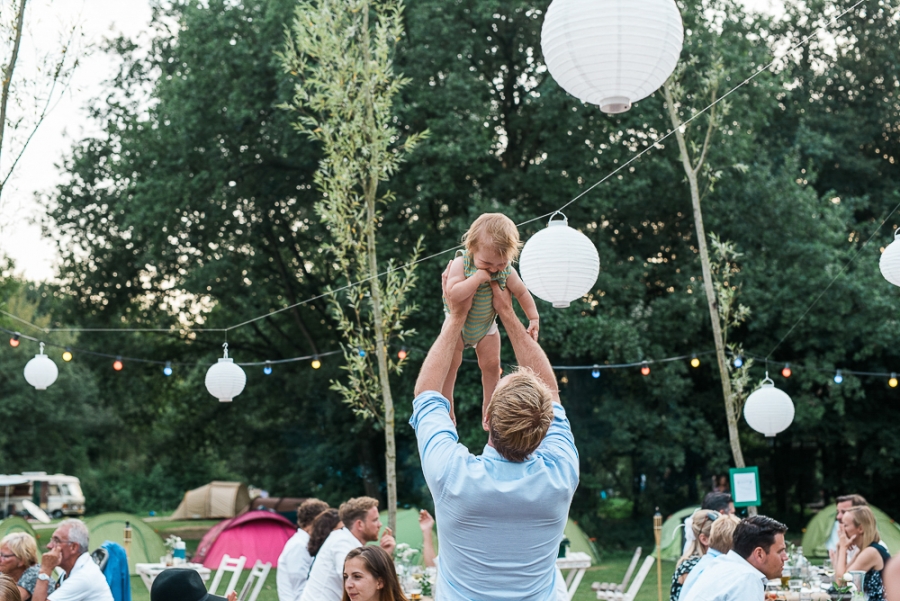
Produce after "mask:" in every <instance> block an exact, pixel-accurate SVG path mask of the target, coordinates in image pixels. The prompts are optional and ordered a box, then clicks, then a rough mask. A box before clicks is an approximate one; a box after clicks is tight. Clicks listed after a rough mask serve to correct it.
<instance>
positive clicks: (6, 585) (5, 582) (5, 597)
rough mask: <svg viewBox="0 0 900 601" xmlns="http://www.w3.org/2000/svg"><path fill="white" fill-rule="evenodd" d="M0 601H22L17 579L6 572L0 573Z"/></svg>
mask: <svg viewBox="0 0 900 601" xmlns="http://www.w3.org/2000/svg"><path fill="white" fill-rule="evenodd" d="M0 601H22V597H21V595H19V587H18V586H16V581H15V580H13V579H12V578H10V577H9V576H7V575H6V574H0Z"/></svg>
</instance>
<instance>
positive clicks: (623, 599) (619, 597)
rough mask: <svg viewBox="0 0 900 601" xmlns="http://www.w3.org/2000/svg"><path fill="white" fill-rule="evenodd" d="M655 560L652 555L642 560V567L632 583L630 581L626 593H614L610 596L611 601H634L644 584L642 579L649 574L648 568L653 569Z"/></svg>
mask: <svg viewBox="0 0 900 601" xmlns="http://www.w3.org/2000/svg"><path fill="white" fill-rule="evenodd" d="M654 561H656V559H655V558H654V557H653V556H652V555H648V556H647V557H646V559H644V563H643V565H641V569H640V570H638V573H637V576H635V577H634V581H632V583H631V586H629V587H628V592H627V593H620V592H616V593H613V594H612V597H610V600H611V601H634V598H635V597H636V596H637V594H638V591H639V590H641V585H642V584H644V579H646V578H647V574H648V573H649V572H650V568H652V567H653V562H654Z"/></svg>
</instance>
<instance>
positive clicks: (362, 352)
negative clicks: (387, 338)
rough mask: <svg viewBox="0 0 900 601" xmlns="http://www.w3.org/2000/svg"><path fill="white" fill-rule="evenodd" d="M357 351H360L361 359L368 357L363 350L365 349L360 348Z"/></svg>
mask: <svg viewBox="0 0 900 601" xmlns="http://www.w3.org/2000/svg"><path fill="white" fill-rule="evenodd" d="M356 350H357V351H359V356H360V357H365V356H366V351H365V350H363V348H362V347H361V346H360V347H357V349H356Z"/></svg>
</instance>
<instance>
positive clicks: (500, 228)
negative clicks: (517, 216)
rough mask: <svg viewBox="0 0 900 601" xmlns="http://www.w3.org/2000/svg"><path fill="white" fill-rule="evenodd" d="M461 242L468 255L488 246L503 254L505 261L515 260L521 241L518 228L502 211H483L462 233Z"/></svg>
mask: <svg viewBox="0 0 900 601" xmlns="http://www.w3.org/2000/svg"><path fill="white" fill-rule="evenodd" d="M462 241H463V244H465V245H466V252H468V253H469V256H471V255H472V253H474V252H475V251H477V250H479V249H480V248H482V244H483V245H484V248H490V249H492V250H495V251H497V252H498V253H499V254H501V255H503V256H504V257H505V258H506V260H507V261H515V260H516V258H518V256H519V249H520V248H521V247H522V242H521V241H520V240H519V230H518V228H516V224H515V223H513V221H512V219H510V218H509V217H507V216H506V215H504V214H503V213H484V214H483V215H481V216H480V217H479V218H478V219H476V220H475V221H474V222H473V223H472V225H470V226H469V231H467V232H466V233H465V234H463V237H462Z"/></svg>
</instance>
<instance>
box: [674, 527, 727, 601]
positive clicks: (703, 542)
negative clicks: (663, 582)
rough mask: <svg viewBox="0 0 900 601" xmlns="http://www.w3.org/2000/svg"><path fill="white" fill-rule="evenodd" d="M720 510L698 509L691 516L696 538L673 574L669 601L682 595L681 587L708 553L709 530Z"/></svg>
mask: <svg viewBox="0 0 900 601" xmlns="http://www.w3.org/2000/svg"><path fill="white" fill-rule="evenodd" d="M721 515H722V514H720V513H719V512H718V511H713V510H711V509H698V510H697V511H695V512H694V514H693V515H692V516H691V530H692V531H693V534H694V538H693V540H692V541H691V543H690V544H689V545H688V547H687V549H685V551H684V554H683V555H682V556H681V559H679V560H678V565H677V567H676V568H675V573H674V574H672V587H671V588H670V589H669V601H678V598H679V596H680V595H681V587H682V585H683V584H684V581H685V580H687V577H688V574H690V573H691V570H693V569H694V566H695V565H697V563H698V562H699V561H700V558H701V557H703V556H704V555H706V551H707V550H708V549H709V532H710V530H711V529H712V525H713V522H715V521H716V520H717V519H719V517H721Z"/></svg>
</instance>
